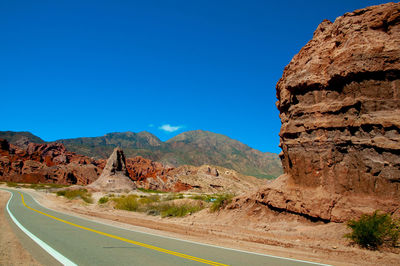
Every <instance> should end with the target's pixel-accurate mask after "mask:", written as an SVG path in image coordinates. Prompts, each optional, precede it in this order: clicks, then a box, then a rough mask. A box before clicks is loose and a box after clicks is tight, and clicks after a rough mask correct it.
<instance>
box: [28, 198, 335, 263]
mask: <svg viewBox="0 0 400 266" xmlns="http://www.w3.org/2000/svg"><path fill="white" fill-rule="evenodd" d="M23 192H24V193H26V194H28V195H29V196H31V197H32V199H33V200H34V201H35V202H36V203H37V204H38V205H39V206H41V207H42V208H45V209H49V210H51V211H53V212H56V213H59V214H62V215H67V216H72V217H75V218H79V219H83V220H86V221H89V222H92V223H98V224H102V225H107V226H111V227H115V228H119V229H122V230H127V231H131V232H135V233H140V234H146V235H152V236H157V237H162V238H167V239H172V240H177V241H182V242H187V243H191V244H197V245H202V246H208V247H213V248H221V249H226V250H232V251H236V252H242V253H248V254H253V255H259V256H264V257H269V258H276V259H283V260H290V261H297V262H304V263H308V264H313V265H320V266H332V265H330V264H324V263H318V262H313V261H306V260H297V259H292V258H285V257H280V256H274V255H268V254H262V253H257V252H251V251H246V250H240V249H234V248H227V247H222V246H216V245H212V244H206V243H201V242H195V241H190V240H185V239H180V238H175V237H171V236H163V235H157V234H153V233H148V232H142V231H136V230H133V229H129V228H124V227H121V226H117V225H114V224H110V223H107V222H101V221H95V220H90V219H88V218H86V217H83V216H78V215H74V214H71V213H63V212H60V211H56V210H54V209H51V208H48V207H44V206H43V205H42V204H40V203H39V201H37V200H36V198H35V197H34V196H33V195H32V194H30V193H29V192H27V191H23ZM100 219H102V218H100ZM112 222H115V223H119V222H117V221H112ZM128 225H129V226H134V227H140V226H137V225H131V224H128ZM152 230H155V229H152Z"/></svg>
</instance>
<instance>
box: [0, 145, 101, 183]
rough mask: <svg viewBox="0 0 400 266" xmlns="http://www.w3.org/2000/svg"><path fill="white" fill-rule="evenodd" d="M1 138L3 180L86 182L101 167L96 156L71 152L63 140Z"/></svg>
mask: <svg viewBox="0 0 400 266" xmlns="http://www.w3.org/2000/svg"><path fill="white" fill-rule="evenodd" d="M23 147H25V148H21V147H17V146H14V145H12V144H9V143H8V141H6V140H3V139H0V181H11V182H25V183H57V184H66V185H68V184H79V185H86V184H89V183H91V182H93V181H94V180H96V179H97V177H98V174H99V173H100V172H101V168H99V167H98V164H97V162H96V161H94V160H93V159H90V158H88V157H85V156H81V155H78V154H75V153H72V152H68V151H67V150H66V149H65V147H64V145H62V144H60V143H48V144H35V143H24V145H23Z"/></svg>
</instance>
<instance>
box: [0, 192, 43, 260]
mask: <svg viewBox="0 0 400 266" xmlns="http://www.w3.org/2000/svg"><path fill="white" fill-rule="evenodd" d="M9 198H10V194H9V193H8V192H5V191H3V190H0V211H1V215H0V225H1V230H0V265H32V266H36V265H40V264H39V263H38V262H37V261H36V260H35V259H34V258H33V257H32V256H31V254H29V253H28V252H27V251H26V250H25V249H24V248H23V247H22V245H21V243H20V242H19V240H18V238H17V237H16V235H15V233H14V231H13V230H12V228H11V226H10V224H9V221H10V220H9V219H7V218H6V216H5V215H6V214H5V206H6V204H7V201H8V199H9Z"/></svg>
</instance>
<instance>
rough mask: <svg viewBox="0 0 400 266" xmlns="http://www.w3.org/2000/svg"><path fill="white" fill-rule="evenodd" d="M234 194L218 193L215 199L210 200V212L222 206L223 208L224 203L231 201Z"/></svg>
mask: <svg viewBox="0 0 400 266" xmlns="http://www.w3.org/2000/svg"><path fill="white" fill-rule="evenodd" d="M234 196H235V195H233V194H220V195H217V196H216V198H215V199H213V200H211V202H212V205H211V207H210V211H211V212H216V211H218V210H220V209H222V208H224V207H225V206H226V205H228V204H229V203H231V201H232V199H233V197H234Z"/></svg>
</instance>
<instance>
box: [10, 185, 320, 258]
mask: <svg viewBox="0 0 400 266" xmlns="http://www.w3.org/2000/svg"><path fill="white" fill-rule="evenodd" d="M5 190H7V191H9V192H11V193H12V196H11V198H10V200H9V202H8V204H7V208H6V210H7V212H8V215H9V216H10V217H11V220H12V221H13V222H14V223H15V224H16V225H17V226H18V228H19V229H20V230H21V231H22V232H23V233H24V234H25V235H27V236H28V237H29V239H28V237H26V236H25V239H26V242H32V240H33V241H34V243H35V244H32V245H34V246H36V247H32V248H31V249H30V252H33V253H38V254H36V257H38V256H41V257H42V258H41V259H40V260H39V261H40V262H42V263H43V264H47V265H54V264H55V263H60V264H64V265H204V264H205V265H322V264H318V263H312V262H306V261H299V260H294V259H286V258H280V257H274V256H268V255H262V254H256V253H250V252H244V251H239V250H233V249H227V248H222V247H217V246H211V245H205V244H200V243H193V242H188V241H184V240H178V239H173V238H168V237H162V236H157V235H152V234H146V233H142V232H136V231H132V230H127V229H122V228H118V227H114V226H111V225H106V224H102V223H98V222H94V221H90V220H86V219H83V218H79V217H76V216H71V215H67V214H64V213H61V212H56V211H53V210H50V209H47V208H45V207H43V206H41V205H40V204H39V203H38V202H37V201H36V200H34V199H33V197H32V196H31V195H30V194H29V193H26V192H20V191H17V190H11V189H5ZM38 246H40V247H41V248H38ZM43 250H45V251H46V252H43ZM43 254H49V255H50V256H49V255H46V256H48V257H49V258H47V259H45V258H43V256H44V255H43ZM33 255H34V256H35V254H33Z"/></svg>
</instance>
